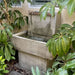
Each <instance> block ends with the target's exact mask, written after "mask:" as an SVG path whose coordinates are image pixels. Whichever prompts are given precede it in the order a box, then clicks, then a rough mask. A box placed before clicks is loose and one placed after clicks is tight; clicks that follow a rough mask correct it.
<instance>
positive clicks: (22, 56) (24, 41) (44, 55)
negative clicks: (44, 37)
mask: <svg viewBox="0 0 75 75" xmlns="http://www.w3.org/2000/svg"><path fill="white" fill-rule="evenodd" d="M25 33H26V31H24V32H20V33H17V34H14V35H13V37H12V39H11V41H12V43H13V45H14V47H15V49H17V50H18V57H19V65H20V66H21V67H23V68H26V69H28V70H30V69H31V67H32V66H33V67H36V66H38V67H39V68H40V70H41V71H46V70H47V68H48V67H50V66H51V65H52V59H53V57H52V54H51V53H49V51H48V48H47V47H46V42H42V41H37V40H33V39H29V38H25V37H22V36H21V35H23V34H25Z"/></svg>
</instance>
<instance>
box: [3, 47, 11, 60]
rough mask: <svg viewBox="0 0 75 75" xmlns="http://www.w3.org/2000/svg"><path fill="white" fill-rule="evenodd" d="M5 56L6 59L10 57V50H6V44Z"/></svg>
mask: <svg viewBox="0 0 75 75" xmlns="http://www.w3.org/2000/svg"><path fill="white" fill-rule="evenodd" d="M4 53H5V58H6V60H8V61H9V60H10V59H11V54H10V52H9V50H8V48H7V46H5V52H4Z"/></svg>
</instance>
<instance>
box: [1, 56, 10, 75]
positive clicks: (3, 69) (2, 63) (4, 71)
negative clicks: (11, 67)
mask: <svg viewBox="0 0 75 75" xmlns="http://www.w3.org/2000/svg"><path fill="white" fill-rule="evenodd" d="M6 67H7V66H6V64H5V59H3V58H2V56H0V75H4V74H6V73H8V72H9V71H8V70H6Z"/></svg>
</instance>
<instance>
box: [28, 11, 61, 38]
mask: <svg viewBox="0 0 75 75" xmlns="http://www.w3.org/2000/svg"><path fill="white" fill-rule="evenodd" d="M58 17H59V20H60V18H61V16H60V15H58V13H56V14H55V17H52V16H51V15H50V14H47V18H46V20H40V15H39V12H32V13H30V15H29V23H30V24H29V25H30V26H29V29H28V32H29V35H33V36H37V37H41V38H44V39H49V38H50V37H51V36H52V35H53V34H55V32H56V31H57V30H58V28H59V27H60V23H59V22H58V20H57V18H58Z"/></svg>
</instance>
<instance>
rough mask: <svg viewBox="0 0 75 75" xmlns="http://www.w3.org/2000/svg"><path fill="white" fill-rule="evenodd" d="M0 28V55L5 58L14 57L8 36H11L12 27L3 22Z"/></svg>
mask: <svg viewBox="0 0 75 75" xmlns="http://www.w3.org/2000/svg"><path fill="white" fill-rule="evenodd" d="M2 26H3V27H0V28H2V29H1V30H0V56H3V57H4V58H5V59H6V60H8V61H9V60H10V59H14V57H13V55H15V51H14V50H13V45H12V44H11V42H9V41H10V38H11V37H12V32H11V31H12V30H13V28H12V27H11V26H9V25H7V24H3V25H2Z"/></svg>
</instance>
